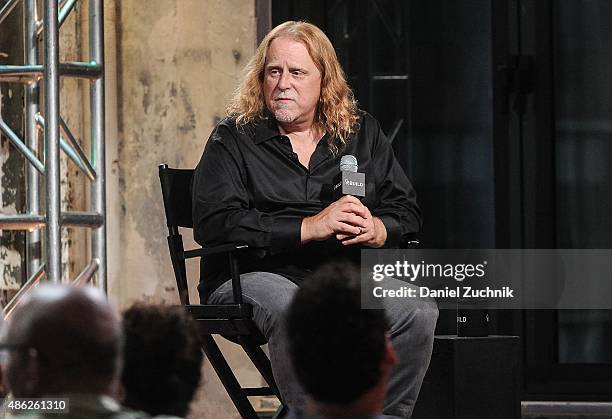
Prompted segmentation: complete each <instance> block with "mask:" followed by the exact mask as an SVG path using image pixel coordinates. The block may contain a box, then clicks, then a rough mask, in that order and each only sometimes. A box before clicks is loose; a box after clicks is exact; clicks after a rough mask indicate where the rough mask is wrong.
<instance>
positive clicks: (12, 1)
mask: <svg viewBox="0 0 612 419" xmlns="http://www.w3.org/2000/svg"><path fill="white" fill-rule="evenodd" d="M18 1H19V0H8V2H7V3H6V4H5V5H4V7H3V8H2V9H0V23H2V22H3V21H4V19H6V17H7V16H8V15H9V14H10V13H11V12H12V11H13V9H14V8H15V6H17V2H18Z"/></svg>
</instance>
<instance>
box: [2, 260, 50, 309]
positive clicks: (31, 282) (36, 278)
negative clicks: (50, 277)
mask: <svg viewBox="0 0 612 419" xmlns="http://www.w3.org/2000/svg"><path fill="white" fill-rule="evenodd" d="M43 276H45V264H44V263H43V264H42V265H40V266H39V268H38V270H37V271H36V272H34V274H33V275H32V276H31V277H30V278H29V279H28V280H27V281H26V283H25V284H23V286H22V287H21V288H19V291H17V294H15V296H14V297H13V298H12V299H11V301H9V302H8V304H7V305H6V306H5V307H4V310H3V312H4V320H8V319H9V318H10V317H11V315H12V314H13V311H14V310H15V308H16V307H17V306H18V305H19V303H20V302H21V299H22V298H23V296H24V295H26V294H27V293H28V291H29V290H30V288H33V287H35V286H36V285H38V283H39V282H40V280H41V279H42V277H43Z"/></svg>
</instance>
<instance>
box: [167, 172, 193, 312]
mask: <svg viewBox="0 0 612 419" xmlns="http://www.w3.org/2000/svg"><path fill="white" fill-rule="evenodd" d="M193 172H194V171H193V170H191V169H171V168H170V167H168V165H167V164H160V165H159V181H160V183H161V190H162V197H163V200H164V211H165V213H166V224H167V226H168V250H169V251H170V259H171V260H172V268H173V269H174V277H175V279H176V286H177V288H178V293H179V298H180V299H181V303H182V304H189V289H188V284H187V270H186V268H185V248H184V246H183V237H182V236H181V235H180V234H179V230H178V228H179V227H185V228H193V220H192V218H191V180H192V179H193Z"/></svg>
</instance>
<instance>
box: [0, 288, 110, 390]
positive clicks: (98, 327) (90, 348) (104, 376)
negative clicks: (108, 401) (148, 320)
mask: <svg viewBox="0 0 612 419" xmlns="http://www.w3.org/2000/svg"><path fill="white" fill-rule="evenodd" d="M6 343H9V344H12V345H18V346H19V347H20V349H17V350H14V351H11V355H10V358H9V363H8V367H7V378H8V380H7V381H8V383H7V384H8V386H9V387H10V389H11V390H12V391H13V393H14V394H15V396H17V397H35V396H40V395H54V394H67V393H89V394H109V395H112V393H113V392H114V389H115V387H116V384H117V380H118V375H119V368H120V352H121V328H120V325H119V321H118V319H117V317H116V315H115V313H114V312H113V310H112V308H111V307H110V305H109V304H108V302H107V301H106V297H105V295H104V294H103V293H102V292H101V291H99V290H98V289H97V288H93V287H89V286H86V287H79V288H76V287H70V286H65V285H51V284H44V285H41V286H39V287H38V288H36V289H34V290H33V291H32V292H31V293H30V294H29V295H28V296H26V297H25V298H24V300H23V301H22V302H21V303H20V305H19V307H18V308H17V309H16V310H15V312H14V313H13V316H12V318H11V321H10V322H9V325H8V330H7V333H6Z"/></svg>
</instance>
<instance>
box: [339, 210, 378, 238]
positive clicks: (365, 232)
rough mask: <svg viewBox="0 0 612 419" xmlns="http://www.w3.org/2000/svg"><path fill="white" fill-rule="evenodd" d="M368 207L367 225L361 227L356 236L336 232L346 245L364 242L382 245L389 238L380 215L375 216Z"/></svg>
mask: <svg viewBox="0 0 612 419" xmlns="http://www.w3.org/2000/svg"><path fill="white" fill-rule="evenodd" d="M364 208H365V209H366V219H365V224H366V226H365V227H360V229H361V233H359V234H358V235H356V236H349V235H346V234H336V238H337V239H338V240H340V241H341V242H342V244H343V245H345V246H350V245H353V244H363V245H365V246H369V247H375V248H377V247H382V246H383V245H384V244H385V241H386V240H387V229H386V228H385V225H384V224H383V222H382V221H381V219H380V218H378V217H373V216H372V213H370V210H369V209H368V208H367V207H365V206H364Z"/></svg>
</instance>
